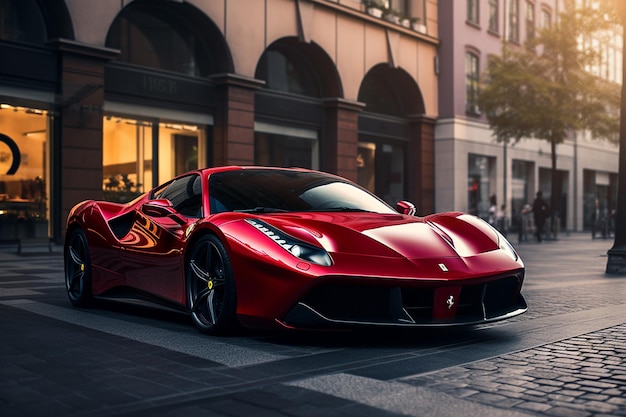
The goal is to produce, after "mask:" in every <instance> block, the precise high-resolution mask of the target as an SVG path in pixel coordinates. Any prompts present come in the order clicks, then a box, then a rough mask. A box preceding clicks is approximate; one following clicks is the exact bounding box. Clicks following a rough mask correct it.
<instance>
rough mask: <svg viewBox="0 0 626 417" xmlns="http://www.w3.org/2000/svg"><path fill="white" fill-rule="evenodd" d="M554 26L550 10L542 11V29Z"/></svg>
mask: <svg viewBox="0 0 626 417" xmlns="http://www.w3.org/2000/svg"><path fill="white" fill-rule="evenodd" d="M550 26H552V13H550V10H548V9H541V28H542V29H547V28H549V27H550Z"/></svg>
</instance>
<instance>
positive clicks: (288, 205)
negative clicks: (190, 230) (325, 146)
mask: <svg viewBox="0 0 626 417" xmlns="http://www.w3.org/2000/svg"><path fill="white" fill-rule="evenodd" d="M209 192H210V202H211V213H220V212H224V211H242V212H254V213H276V212H293V211H368V212H375V213H396V212H395V211H394V210H393V209H392V208H391V207H389V206H388V205H387V204H386V203H384V202H383V201H382V200H380V199H378V198H377V197H375V196H373V195H372V194H370V193H369V192H367V191H365V190H363V189H362V188H359V187H357V186H355V185H354V184H352V183H349V182H347V181H345V180H342V179H341V178H338V177H334V176H331V175H326V174H324V173H321V172H301V171H287V170H263V169H244V170H237V171H226V172H219V173H215V174H212V175H211V177H210V179H209Z"/></svg>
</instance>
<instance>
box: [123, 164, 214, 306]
mask: <svg viewBox="0 0 626 417" xmlns="http://www.w3.org/2000/svg"><path fill="white" fill-rule="evenodd" d="M164 213H168V215H164ZM170 214H171V215H170ZM202 215H203V207H202V183H201V178H200V175H197V174H193V175H187V176H184V177H180V178H177V179H175V180H173V181H170V182H169V183H166V184H165V185H163V186H162V187H160V188H158V189H157V190H155V191H154V192H153V194H152V196H151V199H150V200H148V202H147V203H145V204H143V205H141V206H140V207H137V209H136V210H135V221H134V223H133V226H132V228H131V230H130V232H129V233H128V234H127V235H126V236H125V237H124V238H123V239H122V240H121V245H122V262H123V263H124V270H125V271H126V282H127V284H128V285H129V286H130V287H132V288H134V289H137V290H140V291H143V292H146V293H148V294H151V295H155V296H158V297H160V298H163V299H166V300H170V301H174V302H176V303H180V304H183V303H184V302H185V278H184V273H183V262H182V248H183V245H182V240H183V237H184V234H185V231H186V229H187V227H188V226H189V225H190V224H191V223H192V222H193V220H194V219H196V218H199V217H202Z"/></svg>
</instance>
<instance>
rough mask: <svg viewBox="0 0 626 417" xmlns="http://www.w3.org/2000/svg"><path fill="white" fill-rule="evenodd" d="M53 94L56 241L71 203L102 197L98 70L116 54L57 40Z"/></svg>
mask: <svg viewBox="0 0 626 417" xmlns="http://www.w3.org/2000/svg"><path fill="white" fill-rule="evenodd" d="M50 46H51V47H52V48H53V49H56V50H57V51H58V58H59V64H60V81H59V91H58V93H59V94H58V95H57V100H56V111H55V118H54V134H53V137H52V149H53V151H52V153H53V155H52V157H51V158H50V160H51V165H52V166H51V172H52V173H53V174H52V176H53V178H52V190H53V196H52V213H51V220H52V222H53V223H52V234H53V237H54V238H55V240H60V239H62V238H63V237H64V233H65V220H66V219H67V215H68V213H69V211H70V209H71V208H72V206H74V205H75V204H76V203H78V202H80V201H82V200H87V199H101V198H102V110H103V106H104V66H105V64H106V62H107V61H109V60H111V59H113V58H114V57H115V56H117V54H118V53H119V51H117V50H114V49H109V48H103V47H97V46H93V45H87V44H83V43H80V42H75V41H72V40H66V39H58V40H55V41H53V42H51V43H50Z"/></svg>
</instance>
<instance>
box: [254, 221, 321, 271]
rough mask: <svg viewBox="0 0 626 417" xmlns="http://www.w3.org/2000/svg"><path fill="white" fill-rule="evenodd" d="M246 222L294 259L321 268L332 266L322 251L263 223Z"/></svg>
mask: <svg viewBox="0 0 626 417" xmlns="http://www.w3.org/2000/svg"><path fill="white" fill-rule="evenodd" d="M246 221H247V222H248V223H249V224H250V225H252V226H254V227H255V228H256V229H257V230H259V231H260V232H261V233H263V234H264V235H265V236H267V237H269V238H270V239H272V240H273V241H274V242H276V244H277V245H278V246H280V247H281V248H283V249H285V250H286V251H287V252H289V253H291V254H292V255H293V256H295V257H296V258H299V259H302V260H304V261H307V262H311V263H314V264H317V265H322V266H330V265H331V264H332V261H331V260H330V255H328V252H326V251H325V250H324V249H322V248H317V247H315V246H312V245H309V244H308V243H305V242H302V241H301V240H299V239H296V238H294V237H292V236H289V235H288V234H286V233H284V232H282V231H280V230H278V229H276V228H275V227H272V226H270V225H269V224H267V223H265V222H264V221H261V220H256V219H246Z"/></svg>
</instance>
